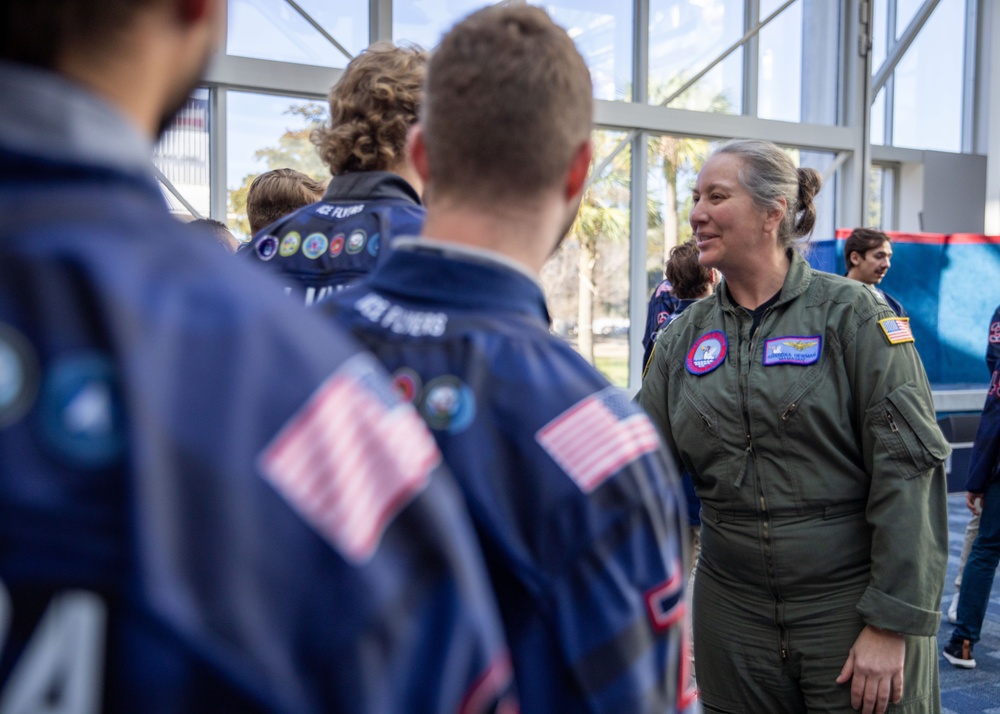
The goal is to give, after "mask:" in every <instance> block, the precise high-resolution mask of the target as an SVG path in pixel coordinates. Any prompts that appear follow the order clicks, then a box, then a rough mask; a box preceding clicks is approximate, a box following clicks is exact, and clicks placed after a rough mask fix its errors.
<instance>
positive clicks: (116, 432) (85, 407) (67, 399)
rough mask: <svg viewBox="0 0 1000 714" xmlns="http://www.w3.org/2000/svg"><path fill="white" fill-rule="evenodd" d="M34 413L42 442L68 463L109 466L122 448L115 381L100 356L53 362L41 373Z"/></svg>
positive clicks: (121, 415)
mask: <svg viewBox="0 0 1000 714" xmlns="http://www.w3.org/2000/svg"><path fill="white" fill-rule="evenodd" d="M38 413H39V420H40V426H41V433H42V437H43V438H44V440H45V442H46V443H47V444H48V445H49V447H50V448H51V450H52V451H53V452H54V453H55V455H56V456H57V457H59V459H60V460H61V461H63V462H65V463H67V464H68V465H70V466H73V467H77V468H103V467H106V466H111V465H112V464H114V463H115V462H117V461H118V459H119V458H120V457H121V456H122V455H123V453H124V451H125V415H124V413H123V411H122V405H121V397H120V394H119V391H118V380H117V379H116V377H115V369H114V365H112V363H111V361H110V360H109V359H108V358H107V357H105V356H104V355H103V354H100V353H97V352H86V353H83V354H78V355H75V356H72V357H65V358H63V359H61V360H59V361H58V362H57V363H56V364H55V365H54V366H53V367H52V369H51V370H50V371H49V372H48V374H47V375H46V376H45V379H44V383H43V385H42V394H41V397H40V400H39V407H38Z"/></svg>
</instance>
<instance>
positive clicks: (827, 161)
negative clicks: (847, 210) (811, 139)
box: [785, 149, 837, 240]
mask: <svg viewBox="0 0 1000 714" xmlns="http://www.w3.org/2000/svg"><path fill="white" fill-rule="evenodd" d="M785 150H786V151H787V152H788V153H789V155H790V156H791V157H792V161H794V162H795V165H796V166H799V167H801V168H807V167H808V168H812V169H816V170H817V171H819V175H820V176H823V177H824V179H823V187H822V188H821V189H820V191H819V193H818V194H816V198H815V205H816V225H815V226H814V227H813V232H812V235H811V236H810V237H809V238H810V240H828V239H832V238H835V237H836V228H837V213H836V211H837V182H836V181H834V176H829V177H827V176H826V173H827V171H829V170H830V167H831V166H833V162H834V161H835V160H836V158H837V157H836V154H833V153H830V152H829V151H806V150H805V149H801V150H800V149H785Z"/></svg>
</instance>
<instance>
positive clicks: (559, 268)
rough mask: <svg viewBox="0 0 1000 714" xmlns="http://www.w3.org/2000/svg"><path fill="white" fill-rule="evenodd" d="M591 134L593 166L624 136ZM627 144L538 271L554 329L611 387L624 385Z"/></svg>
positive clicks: (628, 187) (595, 183) (594, 185)
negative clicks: (540, 272)
mask: <svg viewBox="0 0 1000 714" xmlns="http://www.w3.org/2000/svg"><path fill="white" fill-rule="evenodd" d="M623 136H624V134H623V133H622V132H616V131H606V130H600V129H599V130H597V131H595V132H594V144H595V152H594V163H593V165H594V166H597V165H598V164H600V163H601V161H602V160H603V158H604V157H606V156H608V155H609V154H610V152H611V151H612V150H614V148H615V147H617V145H618V143H619V142H620V141H621V139H622V138H623ZM631 165H632V155H631V151H630V145H629V146H626V148H625V149H624V150H622V151H621V152H620V153H619V154H618V155H617V156H616V157H615V159H614V160H613V161H612V162H611V163H610V164H609V165H608V167H607V168H606V169H605V170H604V172H603V173H602V175H601V176H598V177H596V178H595V179H593V180H592V183H591V185H590V187H589V188H588V189H587V191H586V193H585V194H584V198H583V203H582V205H581V206H580V213H579V215H578V216H577V219H576V221H575V222H574V224H573V227H572V228H571V229H570V232H569V234H568V235H567V237H566V239H565V240H564V241H563V243H562V245H561V246H560V248H559V250H557V251H556V253H555V254H554V255H553V256H552V258H550V259H549V261H548V262H547V263H546V264H545V267H544V268H543V270H542V285H543V287H544V288H545V294H546V299H547V301H548V306H549V314H550V315H551V316H552V329H553V331H554V332H555V333H556V334H558V335H560V336H562V337H563V338H565V339H566V340H567V341H568V342H569V343H570V344H571V345H573V347H574V348H575V349H576V350H577V351H578V352H579V353H580V354H581V355H583V357H584V358H585V359H586V360H587V361H588V362H590V363H591V364H593V365H594V366H596V367H597V369H599V370H600V371H601V372H602V373H603V374H604V375H605V376H606V377H607V378H608V379H609V380H610V381H611V382H612V383H613V384H616V385H618V386H620V387H625V386H628V377H629V374H628V371H629V370H628V362H629V339H628V337H629V319H628V297H629V219H630V215H631V211H630V209H629V200H630V198H631V175H630V171H631Z"/></svg>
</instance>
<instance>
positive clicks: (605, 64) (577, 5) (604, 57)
mask: <svg viewBox="0 0 1000 714" xmlns="http://www.w3.org/2000/svg"><path fill="white" fill-rule="evenodd" d="M532 4H536V5H538V6H539V7H542V8H544V9H545V10H546V11H547V12H548V13H549V15H551V16H552V19H553V20H555V21H556V22H557V23H558V24H560V25H561V26H563V27H565V28H566V31H567V32H568V33H569V36H570V37H572V38H573V40H574V41H575V42H576V47H577V49H578V50H580V54H582V55H583V58H584V60H586V62H587V66H588V67H589V68H590V73H591V76H592V78H593V82H594V97H595V98H597V99H607V100H612V101H613V100H624V101H629V100H630V99H631V98H632V3H609V2H606V0H576V1H575V2H564V3H558V4H557V3H541V2H539V3H532Z"/></svg>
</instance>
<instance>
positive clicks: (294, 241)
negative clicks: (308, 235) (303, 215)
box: [278, 231, 302, 258]
mask: <svg viewBox="0 0 1000 714" xmlns="http://www.w3.org/2000/svg"><path fill="white" fill-rule="evenodd" d="M301 243H302V236H300V235H299V234H298V232H297V231H292V232H291V233H286V234H285V237H284V238H282V239H281V247H280V248H279V249H278V252H279V253H281V257H282V258H287V257H289V256H292V255H295V253H296V252H297V251H298V249H299V245H301Z"/></svg>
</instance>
